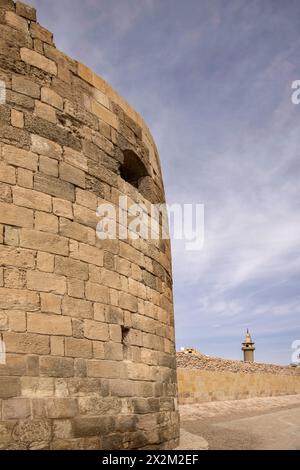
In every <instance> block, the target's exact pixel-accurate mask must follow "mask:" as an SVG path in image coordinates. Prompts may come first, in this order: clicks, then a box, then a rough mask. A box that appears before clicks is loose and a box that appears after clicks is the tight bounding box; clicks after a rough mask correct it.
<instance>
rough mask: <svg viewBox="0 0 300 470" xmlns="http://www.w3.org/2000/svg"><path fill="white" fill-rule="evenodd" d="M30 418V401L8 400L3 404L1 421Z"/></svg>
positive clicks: (22, 399) (25, 399)
mask: <svg viewBox="0 0 300 470" xmlns="http://www.w3.org/2000/svg"><path fill="white" fill-rule="evenodd" d="M29 416H30V401H29V400H28V399H27V398H10V399H8V400H5V401H4V402H3V419H4V420H6V419H26V418H29Z"/></svg>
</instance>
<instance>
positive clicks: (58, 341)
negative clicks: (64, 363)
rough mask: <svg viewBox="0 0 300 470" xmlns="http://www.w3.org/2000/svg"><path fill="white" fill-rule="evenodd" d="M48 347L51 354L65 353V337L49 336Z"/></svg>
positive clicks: (59, 354) (60, 354)
mask: <svg viewBox="0 0 300 470" xmlns="http://www.w3.org/2000/svg"><path fill="white" fill-rule="evenodd" d="M50 347H51V355H52V356H64V355H65V339H64V338H63V337H62V336H51V338H50Z"/></svg>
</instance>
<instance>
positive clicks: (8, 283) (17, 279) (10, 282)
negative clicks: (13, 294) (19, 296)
mask: <svg viewBox="0 0 300 470" xmlns="http://www.w3.org/2000/svg"><path fill="white" fill-rule="evenodd" d="M25 285H26V276H25V272H24V271H21V270H19V269H18V268H6V269H5V270H4V286H5V287H9V288H11V289H23V288H24V287H25Z"/></svg>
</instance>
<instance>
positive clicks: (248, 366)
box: [176, 352, 300, 376]
mask: <svg viewBox="0 0 300 470" xmlns="http://www.w3.org/2000/svg"><path fill="white" fill-rule="evenodd" d="M176 359H177V368H179V369H195V370H206V371H215V372H234V373H241V372H243V373H246V374H256V373H261V374H277V375H297V376H300V367H292V366H280V365H276V364H264V363H259V362H244V361H235V360H230V359H223V358H218V357H209V356H205V355H204V354H201V353H199V354H193V355H191V354H186V353H183V352H178V353H177V354H176Z"/></svg>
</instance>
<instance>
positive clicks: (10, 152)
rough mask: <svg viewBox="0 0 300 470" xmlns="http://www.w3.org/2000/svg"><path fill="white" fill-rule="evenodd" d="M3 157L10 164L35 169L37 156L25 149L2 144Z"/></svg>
mask: <svg viewBox="0 0 300 470" xmlns="http://www.w3.org/2000/svg"><path fill="white" fill-rule="evenodd" d="M3 158H4V160H5V161H6V162H7V163H9V164H10V165H14V166H19V167H21V168H26V169H27V170H33V171H36V170H37V163H38V156H37V155H35V154H34V153H32V152H28V151H27V150H23V149H18V148H16V147H13V146H11V145H4V146H3Z"/></svg>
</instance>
